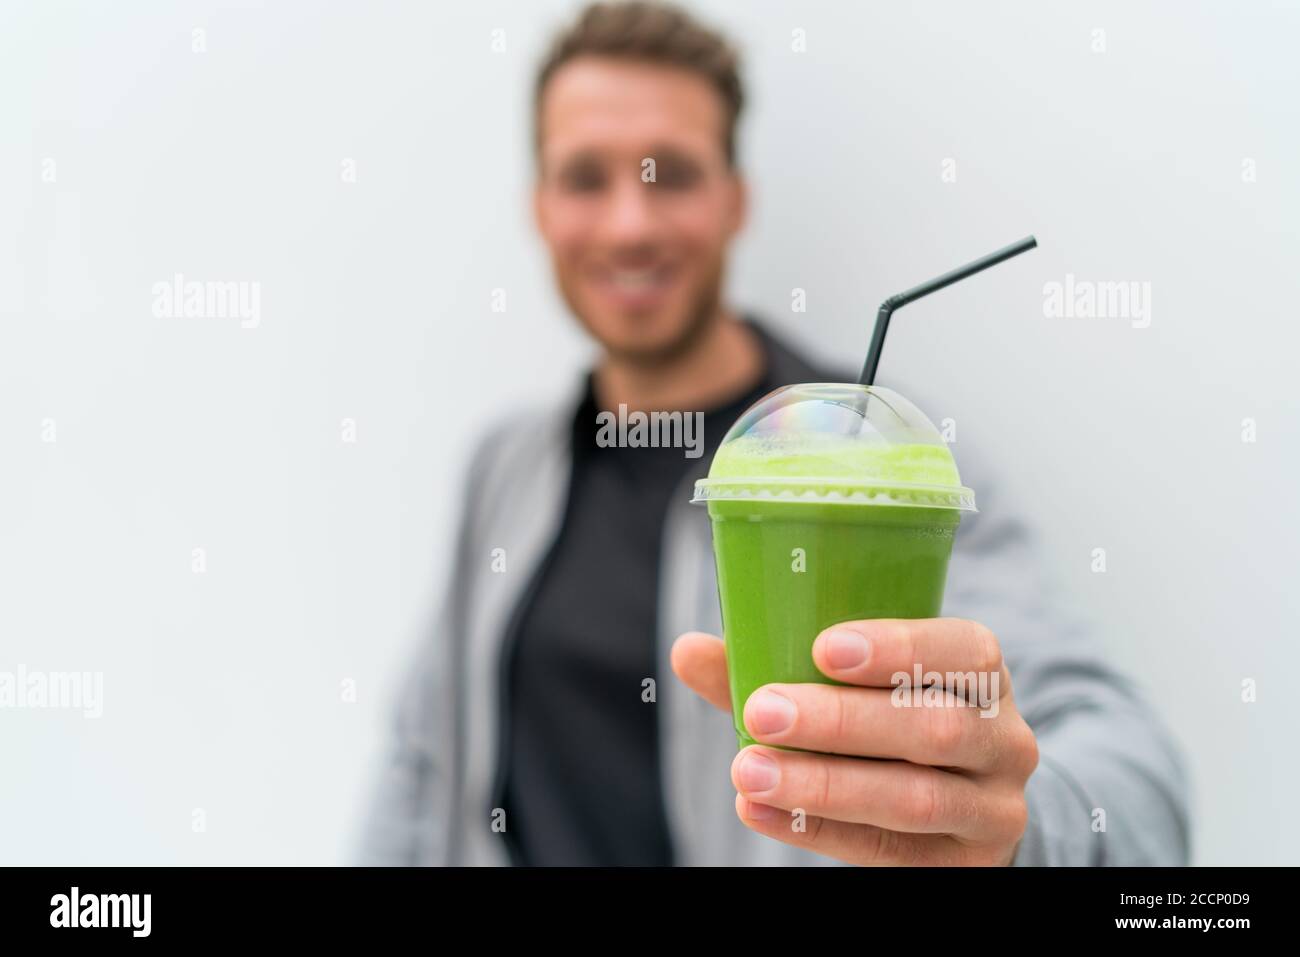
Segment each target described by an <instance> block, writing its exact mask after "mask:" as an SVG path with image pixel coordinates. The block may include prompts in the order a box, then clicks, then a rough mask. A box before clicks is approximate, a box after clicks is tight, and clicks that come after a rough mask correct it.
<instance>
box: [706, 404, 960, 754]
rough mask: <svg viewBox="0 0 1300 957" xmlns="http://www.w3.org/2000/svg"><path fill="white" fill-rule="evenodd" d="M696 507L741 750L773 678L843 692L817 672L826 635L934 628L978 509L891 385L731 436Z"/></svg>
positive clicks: (768, 408)
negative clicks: (868, 628)
mask: <svg viewBox="0 0 1300 957" xmlns="http://www.w3.org/2000/svg"><path fill="white" fill-rule="evenodd" d="M692 501H693V502H697V503H704V504H706V505H707V506H708V510H709V518H710V521H711V523H712V528H713V551H714V558H715V559H716V562H717V571H718V595H719V598H720V600H721V602H722V621H723V633H724V638H725V641H726V648H727V672H728V677H729V679H730V683H731V704H732V717H733V721H734V724H735V729H736V741H737V745H738V747H742V748H743V747H745V746H746V745H748V744H753V743H755V742H754V739H753V738H752V737H750V736H749V734H748V733H747V731H746V730H745V724H744V717H743V714H744V707H745V702H746V701H747V700H748V698H749V696H750V695H751V694H752V693H753V692H754V691H755V690H756V689H758V688H759V687H761V686H762V685H765V684H768V683H771V682H781V683H787V682H820V683H823V684H835V683H836V682H834V681H832V680H831V679H829V678H827V677H826V676H825V675H824V674H822V673H821V671H819V670H818V669H817V666H816V665H815V664H813V659H812V644H813V641H814V639H815V638H816V637H817V635H818V634H819V633H820V632H821V631H822V630H824V629H825V628H827V627H829V626H831V625H834V624H837V623H838V622H842V621H855V620H859V619H864V618H932V617H936V616H938V615H939V614H940V612H941V608H942V605H943V589H944V582H945V580H946V578H947V574H948V559H949V556H950V554H951V552H952V544H953V536H954V533H955V532H956V530H957V525H958V523H959V522H960V519H961V514H962V512H973V511H975V495H974V493H973V492H972V491H971V490H970V489H968V488H965V487H963V486H962V484H961V478H960V476H959V475H958V472H957V465H956V463H955V462H954V461H953V457H952V453H951V452H950V451H949V449H948V446H947V444H946V443H945V442H944V441H943V438H942V437H941V436H940V434H939V431H938V430H937V429H936V428H935V427H934V424H933V423H932V422H931V421H930V420H929V419H928V418H926V416H925V414H924V413H922V412H921V410H920V409H918V408H917V407H916V406H914V405H913V404H912V403H911V402H909V401H907V400H906V399H904V398H903V397H902V396H901V395H899V394H898V393H896V392H894V391H892V390H890V389H885V388H882V387H880V386H863V385H857V384H849V383H810V384H804V385H792V386H786V387H784V388H781V389H777V390H776V391H775V392H772V393H769V394H768V395H767V396H765V397H764V398H762V399H760V400H759V401H758V402H757V403H755V404H754V405H753V406H751V407H750V408H749V409H748V410H747V411H746V412H745V413H744V414H743V415H742V416H741V417H740V418H739V419H737V420H736V422H735V424H734V425H733V426H732V427H731V429H730V430H729V431H728V432H727V434H726V436H725V437H724V438H723V440H722V444H721V445H720V446H719V448H718V452H717V454H716V455H715V456H714V459H713V463H712V466H711V468H710V469H709V475H708V478H704V479H701V480H699V481H698V482H697V483H696V485H695V496H694V498H693V499H692Z"/></svg>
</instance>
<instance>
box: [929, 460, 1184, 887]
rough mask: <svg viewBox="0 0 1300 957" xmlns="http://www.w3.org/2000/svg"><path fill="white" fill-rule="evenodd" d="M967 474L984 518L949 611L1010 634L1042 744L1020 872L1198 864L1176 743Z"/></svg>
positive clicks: (1017, 528) (957, 568)
mask: <svg viewBox="0 0 1300 957" xmlns="http://www.w3.org/2000/svg"><path fill="white" fill-rule="evenodd" d="M974 464H976V465H977V464H978V463H974ZM962 466H963V469H962V471H963V475H964V476H965V475H969V476H970V480H972V484H974V483H975V482H978V483H979V484H978V485H976V486H975V487H978V488H980V489H981V492H982V494H981V504H980V508H981V514H980V515H978V516H976V517H975V518H974V519H973V520H972V521H969V522H964V523H963V527H962V528H961V529H960V530H959V531H958V533H957V548H956V550H955V551H954V553H953V559H952V564H951V566H950V569H949V577H948V581H949V589H948V592H947V597H946V601H945V612H946V613H947V614H952V615H957V616H961V617H966V618H973V619H974V620H976V621H979V622H982V623H983V624H985V625H987V626H988V627H989V628H990V629H991V630H992V631H993V632H994V633H995V634H996V635H997V636H998V639H999V641H1000V643H1001V646H1002V652H1003V656H1004V659H1005V661H1006V663H1007V666H1008V669H1009V671H1010V673H1011V679H1012V682H1013V685H1014V689H1015V698H1016V703H1017V706H1018V708H1019V710H1020V713H1021V715H1022V717H1023V718H1024V720H1025V721H1026V723H1028V725H1029V726H1030V728H1031V729H1032V730H1033V732H1034V735H1035V737H1036V738H1037V741H1038V749H1039V762H1038V767H1037V768H1036V769H1035V771H1034V773H1033V774H1032V775H1031V776H1030V778H1029V781H1028V783H1027V785H1026V788H1025V796H1026V801H1027V804H1028V809H1029V818H1028V824H1027V826H1026V830H1025V834H1024V837H1023V838H1022V840H1021V843H1020V847H1019V850H1018V852H1017V854H1016V858H1015V861H1014V863H1015V864H1017V865H1149V864H1187V863H1188V858H1189V853H1190V852H1189V844H1190V837H1189V821H1188V818H1189V811H1188V805H1189V799H1188V790H1189V785H1188V781H1187V774H1186V770H1185V768H1184V765H1183V758H1182V755H1181V754H1180V752H1179V749H1178V747H1177V745H1176V744H1175V742H1174V739H1173V737H1172V736H1171V735H1170V733H1169V732H1168V730H1167V729H1166V728H1165V727H1164V726H1163V724H1162V723H1161V721H1160V719H1159V717H1158V716H1157V715H1156V714H1155V712H1154V710H1153V709H1152V708H1151V707H1150V706H1149V704H1148V703H1147V701H1146V700H1145V698H1144V696H1143V694H1142V692H1141V690H1140V689H1139V687H1138V686H1137V685H1136V683H1134V682H1133V681H1131V680H1130V679H1129V678H1127V677H1126V676H1125V675H1123V674H1121V673H1120V672H1119V671H1117V670H1116V669H1115V668H1114V667H1113V666H1112V665H1111V664H1110V663H1109V662H1108V661H1107V660H1106V656H1105V653H1104V650H1103V649H1102V647H1101V646H1100V645H1099V643H1098V642H1097V641H1096V640H1095V639H1093V638H1092V637H1091V636H1090V635H1089V634H1087V633H1086V632H1085V631H1084V630H1083V628H1082V627H1080V626H1079V625H1078V624H1076V623H1072V622H1069V621H1067V620H1066V618H1065V616H1063V615H1062V614H1060V612H1059V611H1058V610H1057V604H1056V602H1054V601H1053V600H1052V598H1051V597H1050V595H1049V593H1048V589H1047V587H1046V585H1045V584H1044V583H1043V582H1042V580H1041V576H1040V574H1039V570H1040V569H1041V568H1042V567H1043V560H1042V557H1041V555H1040V554H1039V552H1038V549H1037V547H1036V546H1035V543H1034V541H1033V537H1032V535H1031V534H1030V532H1029V530H1028V529H1026V528H1025V527H1024V526H1023V525H1021V524H1020V523H1018V522H1017V521H1016V520H1015V519H1014V518H1011V517H1007V513H1008V510H1006V509H1003V508H1002V505H1001V502H1000V501H999V498H998V495H997V489H996V486H989V485H987V484H985V483H984V480H983V479H982V478H979V477H978V476H977V475H976V470H975V469H971V468H969V467H968V463H967V461H966V456H965V455H963V460H962ZM985 489H989V491H984V490H985ZM1099 812H1104V827H1105V830H1104V831H1102V830H1100V828H1101V827H1102V825H1103V817H1102V813H1099ZM1094 827H1095V828H1097V830H1094Z"/></svg>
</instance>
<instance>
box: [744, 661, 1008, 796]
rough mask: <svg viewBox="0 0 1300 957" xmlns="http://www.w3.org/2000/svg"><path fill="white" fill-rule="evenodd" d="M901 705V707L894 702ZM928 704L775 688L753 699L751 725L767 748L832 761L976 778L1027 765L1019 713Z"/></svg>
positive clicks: (854, 691) (867, 693)
mask: <svg viewBox="0 0 1300 957" xmlns="http://www.w3.org/2000/svg"><path fill="white" fill-rule="evenodd" d="M898 697H901V698H902V702H903V703H902V704H898V703H896V702H895V698H898ZM931 699H932V700H931ZM922 702H923V703H917V702H916V701H915V699H914V697H913V696H911V695H904V696H900V695H897V694H896V692H893V691H886V690H884V689H883V688H848V687H843V686H837V685H821V684H811V683H809V684H770V685H763V687H761V688H759V689H758V690H757V691H755V692H754V693H753V694H752V695H750V696H749V700H748V701H746V702H745V709H744V721H745V728H746V729H747V730H748V731H749V733H750V735H752V736H753V738H754V740H755V741H758V742H760V743H762V744H772V745H779V746H781V747H785V748H801V749H803V750H805V751H819V752H822V753H825V754H843V755H848V756H851V757H863V758H893V759H897V760H901V761H911V762H912V763H913V764H927V765H932V766H934V767H951V768H960V769H963V770H967V771H973V772H976V773H990V772H992V771H995V770H1003V769H1005V768H1006V767H1007V766H1008V765H1009V764H1013V763H1015V762H1019V761H1020V760H1021V759H1022V757H1023V758H1024V760H1026V761H1027V760H1028V750H1029V747H1028V742H1027V741H1025V740H1021V739H1020V736H1021V735H1022V734H1024V735H1029V736H1032V734H1033V732H1031V731H1030V730H1029V728H1028V725H1025V724H1024V722H1023V721H1020V720H1018V716H1017V715H1016V713H1015V711H1014V709H1013V708H1011V707H1003V708H1002V709H1001V710H1000V711H999V713H998V715H997V716H996V717H992V718H989V717H981V715H989V714H992V713H993V712H991V711H985V710H983V709H981V708H977V707H974V706H972V705H971V704H970V703H969V702H967V701H965V700H963V699H960V698H956V697H954V696H953V695H950V694H947V693H946V692H941V691H934V692H932V693H930V694H929V695H927V696H926V698H925V699H922ZM1022 727H1023V732H1022V731H1021V728H1022ZM1015 766H1016V767H1018V764H1016V765H1015ZM1025 773H1026V776H1027V775H1028V772H1025Z"/></svg>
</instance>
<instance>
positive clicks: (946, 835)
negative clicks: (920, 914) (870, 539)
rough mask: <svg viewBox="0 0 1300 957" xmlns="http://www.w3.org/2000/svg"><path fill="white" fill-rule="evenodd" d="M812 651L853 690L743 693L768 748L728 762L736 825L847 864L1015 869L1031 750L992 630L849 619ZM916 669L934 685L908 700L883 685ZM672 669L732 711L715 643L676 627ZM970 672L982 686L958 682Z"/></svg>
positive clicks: (966, 624)
mask: <svg viewBox="0 0 1300 957" xmlns="http://www.w3.org/2000/svg"><path fill="white" fill-rule="evenodd" d="M812 656H813V661H814V663H815V664H816V665H817V667H818V669H819V670H820V671H821V672H822V673H823V674H825V675H826V676H827V677H829V678H833V679H835V680H836V681H841V682H845V683H846V684H848V685H851V686H852V687H842V686H836V685H822V684H768V685H764V686H763V687H762V688H759V689H758V690H757V691H755V692H754V693H753V694H752V695H750V697H749V700H748V701H747V702H746V703H745V712H744V719H745V728H746V729H747V730H748V732H749V734H750V735H751V736H752V737H753V738H754V739H755V740H756V741H759V742H762V744H758V745H751V746H750V747H747V748H744V749H743V750H742V751H741V752H740V753H739V754H737V755H736V759H735V761H733V762H732V765H731V780H732V784H733V785H734V786H735V788H736V791H737V794H736V813H737V814H738V815H739V816H740V819H741V821H743V822H744V823H745V825H746V826H748V827H749V828H751V829H752V830H755V831H758V832H759V833H760V834H765V835H767V836H768V837H771V838H775V839H776V840H778V841H784V842H785V843H787V844H793V845H796V846H799V847H805V848H807V849H809V850H811V851H815V852H816V853H818V854H825V855H827V856H829V857H833V858H836V859H837V860H841V861H845V862H847V863H850V864H864V865H909V864H915V865H1005V864H1010V863H1011V862H1012V861H1013V860H1014V859H1015V854H1016V849H1017V848H1018V847H1019V843H1020V839H1021V837H1022V835H1023V834H1024V831H1025V824H1026V821H1027V819H1028V810H1027V808H1026V805H1025V782H1026V781H1027V780H1028V778H1029V775H1030V774H1032V773H1033V771H1034V768H1035V767H1036V766H1037V765H1038V745H1037V742H1036V741H1035V739H1034V733H1033V732H1032V731H1031V730H1030V729H1029V725H1027V724H1026V723H1025V721H1024V719H1023V718H1021V716H1020V714H1019V712H1018V711H1017V710H1016V707H1015V701H1014V699H1013V698H1012V695H1011V676H1010V674H1009V673H1008V671H1007V668H1006V665H1005V664H1004V663H1003V661H1002V651H1001V648H1000V646H999V644H998V640H997V638H996V637H995V636H994V635H993V633H992V632H991V631H989V629H987V628H985V627H984V626H983V625H981V624H978V623H977V622H973V621H966V620H964V619H959V618H926V619H916V620H902V619H876V620H870V621H850V622H845V623H844V624H841V625H836V626H834V627H832V628H829V629H827V630H826V631H824V632H822V633H821V634H820V635H818V636H817V640H816V642H815V643H814V644H813V650H812ZM918 664H919V665H920V670H921V672H922V674H923V675H925V673H927V672H938V673H939V677H940V681H941V684H937V685H936V686H935V687H934V688H933V690H931V691H929V692H926V693H925V694H922V692H921V690H920V689H919V688H917V689H912V690H911V691H907V694H906V696H904V691H906V690H907V689H906V688H903V687H897V688H896V685H897V684H898V682H897V681H891V679H893V678H894V677H895V676H896V675H898V674H899V673H902V674H905V675H907V677H908V679H909V683H910V682H911V681H912V680H913V679H914V678H915V668H916V666H917V665H918ZM672 665H673V671H674V672H676V673H677V676H678V677H679V678H681V679H682V681H684V682H685V683H686V684H687V685H689V686H690V687H691V688H692V689H693V690H694V691H695V692H696V693H697V694H699V695H700V696H702V697H703V698H705V699H706V700H708V701H709V702H711V703H712V704H714V705H716V706H717V707H719V708H721V709H723V710H724V711H726V712H728V713H730V712H731V694H730V690H729V687H728V684H727V663H726V652H725V650H724V647H723V642H722V640H721V639H720V638H717V637H715V636H713V635H706V634H703V633H700V632H688V633H687V634H684V635H682V636H681V637H680V638H678V639H677V642H676V643H675V644H674V646H673V650H672ZM971 672H973V673H974V674H975V677H976V680H977V681H981V680H982V681H983V682H984V685H983V689H982V690H983V691H984V692H986V693H985V694H979V693H977V691H978V690H980V689H979V686H978V685H977V684H976V683H974V682H972V683H970V684H967V685H964V684H963V682H962V680H961V678H962V676H963V675H966V676H969V673H971ZM981 674H982V675H983V677H982V678H981V677H980V676H981ZM932 678H933V676H929V677H925V678H923V683H924V682H925V681H929V680H932ZM969 680H970V679H969V677H967V681H969ZM972 702H974V703H975V705H976V706H972ZM764 744H772V745H782V746H785V747H790V748H800V749H803V750H801V751H786V750H779V749H777V748H770V747H764V746H763V745H764ZM807 752H816V753H807ZM800 812H802V814H801V813H800ZM800 824H802V825H803V827H802V829H800V827H799V825H800Z"/></svg>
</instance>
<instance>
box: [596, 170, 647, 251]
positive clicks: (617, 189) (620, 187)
mask: <svg viewBox="0 0 1300 957" xmlns="http://www.w3.org/2000/svg"><path fill="white" fill-rule="evenodd" d="M653 190H654V184H652V183H643V182H642V181H641V176H640V174H639V172H638V173H635V174H633V175H630V176H625V177H620V178H619V180H618V181H617V182H616V183H615V184H614V187H613V189H612V190H611V192H610V195H609V201H608V204H607V206H606V209H605V215H604V216H603V223H602V232H603V233H604V238H605V240H606V241H607V242H610V243H617V244H628V245H635V244H639V243H645V242H650V241H653V240H655V239H656V238H658V233H659V228H660V217H659V214H658V211H657V210H656V208H655V202H654V195H653Z"/></svg>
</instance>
